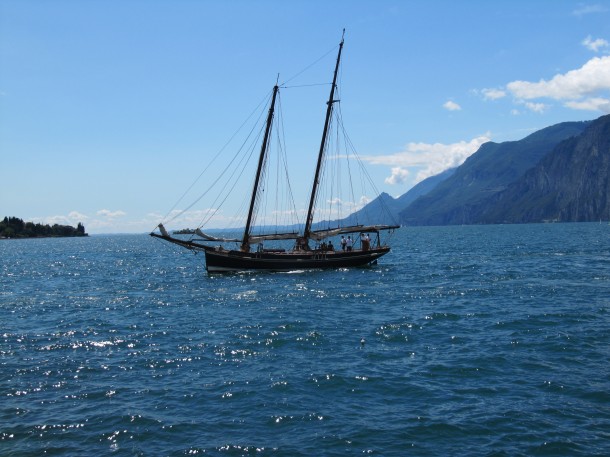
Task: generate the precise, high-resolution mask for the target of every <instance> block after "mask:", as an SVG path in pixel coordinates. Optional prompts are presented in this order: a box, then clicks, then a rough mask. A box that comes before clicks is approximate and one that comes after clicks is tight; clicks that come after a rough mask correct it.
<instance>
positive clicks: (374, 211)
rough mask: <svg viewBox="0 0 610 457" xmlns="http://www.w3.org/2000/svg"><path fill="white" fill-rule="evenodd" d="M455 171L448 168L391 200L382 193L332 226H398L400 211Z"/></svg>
mask: <svg viewBox="0 0 610 457" xmlns="http://www.w3.org/2000/svg"><path fill="white" fill-rule="evenodd" d="M455 170H456V168H450V169H449V170H445V171H444V172H442V173H439V174H438V175H435V176H431V177H429V178H427V179H424V180H423V181H422V182H420V183H418V184H417V185H415V186H413V187H412V188H411V189H410V190H409V191H408V192H406V193H404V194H403V195H401V196H400V197H398V198H393V197H391V196H390V195H388V194H387V193H385V192H382V193H381V195H379V196H378V197H377V198H376V199H374V200H372V201H371V202H369V203H368V204H367V205H366V206H365V207H364V208H362V209H361V210H359V211H356V212H355V213H353V214H351V215H350V216H348V217H346V218H345V219H342V220H341V221H340V222H338V223H337V222H333V224H334V226H337V225H338V226H346V225H354V224H388V225H394V224H398V223H399V213H400V211H402V210H403V209H404V208H406V207H407V206H409V205H410V204H411V203H412V202H414V201H415V200H416V199H417V198H419V197H421V196H422V195H425V194H427V193H428V192H430V191H431V190H432V189H434V188H435V187H436V186H437V185H438V184H439V183H440V182H442V181H444V180H445V179H447V178H448V177H449V176H451V175H452V174H453V173H454V172H455ZM331 225H332V224H331Z"/></svg>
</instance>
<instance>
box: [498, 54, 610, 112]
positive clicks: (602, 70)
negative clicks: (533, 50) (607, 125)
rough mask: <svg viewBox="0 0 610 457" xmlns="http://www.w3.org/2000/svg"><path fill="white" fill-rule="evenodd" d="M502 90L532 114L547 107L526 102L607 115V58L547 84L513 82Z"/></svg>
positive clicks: (609, 87) (609, 59)
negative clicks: (545, 101)
mask: <svg viewBox="0 0 610 457" xmlns="http://www.w3.org/2000/svg"><path fill="white" fill-rule="evenodd" d="M506 88H507V89H508V90H509V91H510V92H511V93H512V95H513V96H514V97H515V99H516V102H517V103H524V104H525V105H526V106H527V108H529V109H530V110H532V111H535V112H539V113H540V112H543V111H545V110H546V109H547V108H548V105H545V104H543V103H533V102H528V100H534V99H537V98H549V99H552V100H561V101H564V106H566V107H567V108H572V109H589V110H597V111H602V112H607V113H608V112H610V109H609V107H608V103H607V100H608V97H610V93H609V92H610V56H604V57H594V58H592V59H591V60H589V61H588V62H587V63H585V64H584V65H583V66H582V67H581V68H578V69H576V70H571V71H568V72H567V73H564V74H558V75H555V76H554V77H553V78H552V79H550V80H549V81H547V80H544V79H541V80H540V81H538V82H529V81H513V82H511V83H508V84H507V85H506Z"/></svg>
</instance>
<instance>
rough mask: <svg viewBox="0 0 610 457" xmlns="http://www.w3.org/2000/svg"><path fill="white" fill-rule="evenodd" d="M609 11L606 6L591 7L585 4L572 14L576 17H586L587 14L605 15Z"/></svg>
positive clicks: (592, 5)
mask: <svg viewBox="0 0 610 457" xmlns="http://www.w3.org/2000/svg"><path fill="white" fill-rule="evenodd" d="M607 11H608V7H607V6H605V5H600V4H598V3H597V4H591V5H585V4H580V6H579V7H578V8H577V9H575V10H574V11H572V14H573V15H574V16H584V15H586V14H598V13H605V12H607Z"/></svg>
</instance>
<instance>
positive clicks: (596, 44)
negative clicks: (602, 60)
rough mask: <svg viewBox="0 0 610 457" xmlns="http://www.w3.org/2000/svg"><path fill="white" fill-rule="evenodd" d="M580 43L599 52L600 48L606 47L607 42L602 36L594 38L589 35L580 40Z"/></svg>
mask: <svg viewBox="0 0 610 457" xmlns="http://www.w3.org/2000/svg"><path fill="white" fill-rule="evenodd" d="M581 44H582V45H583V46H584V47H585V48H587V49H590V50H591V51H593V52H599V50H600V49H602V48H607V47H608V42H607V41H606V40H604V39H603V38H597V39H595V40H594V39H593V38H592V37H591V35H589V36H588V37H587V38H585V39H584V40H582V42H581Z"/></svg>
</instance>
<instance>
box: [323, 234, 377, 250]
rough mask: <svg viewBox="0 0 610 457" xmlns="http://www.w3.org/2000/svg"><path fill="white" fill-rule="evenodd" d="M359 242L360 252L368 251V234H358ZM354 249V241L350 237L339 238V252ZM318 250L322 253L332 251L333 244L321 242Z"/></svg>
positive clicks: (369, 245)
mask: <svg viewBox="0 0 610 457" xmlns="http://www.w3.org/2000/svg"><path fill="white" fill-rule="evenodd" d="M360 242H361V244H362V250H363V251H368V250H369V249H370V248H371V239H370V238H369V234H368V233H361V234H360ZM353 247H354V240H353V239H352V237H351V236H349V235H348V237H347V238H346V237H344V236H342V237H341V250H342V251H347V252H350V251H351V250H352V249H353ZM320 250H322V251H334V250H335V247H334V246H333V242H332V241H329V242H328V243H326V241H323V242H322V243H321V244H320Z"/></svg>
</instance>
